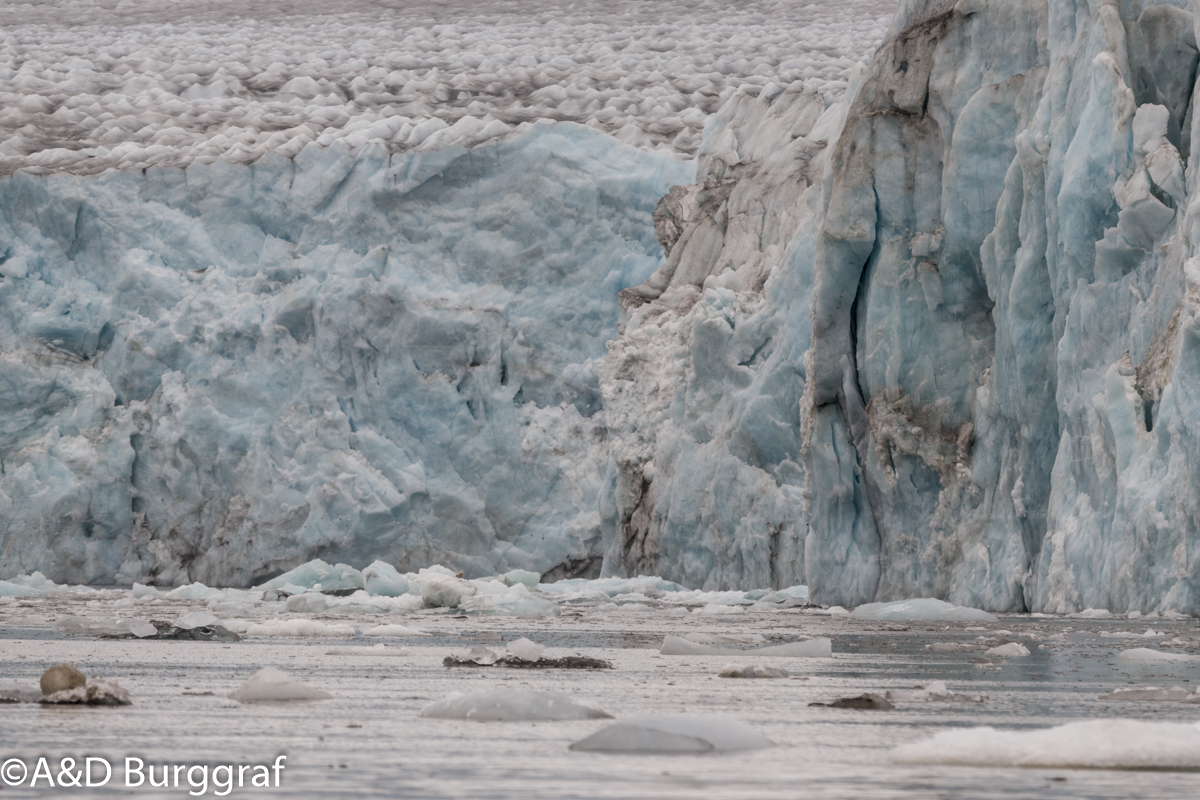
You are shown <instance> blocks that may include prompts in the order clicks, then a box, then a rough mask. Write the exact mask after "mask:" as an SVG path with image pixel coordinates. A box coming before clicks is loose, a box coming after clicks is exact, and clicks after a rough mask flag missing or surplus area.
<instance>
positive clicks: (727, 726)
mask: <svg viewBox="0 0 1200 800" xmlns="http://www.w3.org/2000/svg"><path fill="white" fill-rule="evenodd" d="M774 746H775V743H774V742H772V741H771V740H770V739H768V738H767V737H765V736H763V735H762V734H760V733H758V732H757V731H755V730H753V729H751V728H749V727H747V726H746V725H744V724H742V723H741V722H738V721H737V720H735V719H731V718H730V717H723V716H717V715H711V716H709V715H682V714H681V715H671V714H662V715H653V716H644V717H636V718H634V719H629V720H624V721H622V722H618V723H616V724H614V725H610V726H608V727H607V728H602V729H601V730H599V731H597V732H596V733H593V734H592V735H591V736H589V737H587V738H586V739H581V740H580V741H578V742H575V743H574V744H573V745H571V749H572V750H578V751H584V752H588V751H592V752H608V753H705V752H712V751H730V750H734V751H736V750H759V749H762V748H764V747H774Z"/></svg>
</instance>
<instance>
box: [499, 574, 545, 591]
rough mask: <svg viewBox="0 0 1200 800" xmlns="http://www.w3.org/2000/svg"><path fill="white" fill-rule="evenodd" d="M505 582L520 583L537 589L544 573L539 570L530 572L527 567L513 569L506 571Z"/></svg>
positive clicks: (510, 583) (510, 584)
mask: <svg viewBox="0 0 1200 800" xmlns="http://www.w3.org/2000/svg"><path fill="white" fill-rule="evenodd" d="M504 582H505V583H507V584H508V585H509V586H513V585H515V584H518V583H519V584H521V585H523V586H524V587H525V588H527V589H536V588H537V587H538V584H539V583H541V582H542V575H541V573H539V572H530V571H529V570H527V569H513V570H509V571H508V572H506V573H504Z"/></svg>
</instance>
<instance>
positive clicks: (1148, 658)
mask: <svg viewBox="0 0 1200 800" xmlns="http://www.w3.org/2000/svg"><path fill="white" fill-rule="evenodd" d="M1117 658H1119V659H1120V660H1121V661H1144V662H1156V661H1200V656H1191V655H1187V654H1186V653H1164V652H1162V651H1161V650H1151V649H1150V648H1149V647H1135V648H1133V649H1131V650H1122V651H1121V654H1120V655H1119V656H1117Z"/></svg>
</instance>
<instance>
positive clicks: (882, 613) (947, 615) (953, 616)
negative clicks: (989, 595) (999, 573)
mask: <svg viewBox="0 0 1200 800" xmlns="http://www.w3.org/2000/svg"><path fill="white" fill-rule="evenodd" d="M850 616H851V617H853V618H854V619H869V620H877V621H881V622H905V621H919V620H926V621H934V622H996V617H994V616H992V615H991V614H989V613H987V612H986V611H981V610H979V609H978V608H966V607H965V606H956V605H952V604H950V603H947V602H946V601H944V600H935V599H933V598H931V597H926V598H922V599H918V600H896V601H895V602H891V603H867V604H865V605H861V606H859V607H858V608H856V609H854V610H853V611H851V612H850Z"/></svg>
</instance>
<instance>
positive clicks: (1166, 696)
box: [1096, 686, 1200, 703]
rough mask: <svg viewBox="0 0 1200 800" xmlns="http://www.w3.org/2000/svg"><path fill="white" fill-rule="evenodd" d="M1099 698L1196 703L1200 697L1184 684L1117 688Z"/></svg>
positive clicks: (1098, 697) (1199, 700)
mask: <svg viewBox="0 0 1200 800" xmlns="http://www.w3.org/2000/svg"><path fill="white" fill-rule="evenodd" d="M1096 699H1097V700H1116V701H1119V702H1131V701H1161V702H1169V703H1196V702H1200V697H1198V695H1196V694H1192V693H1191V692H1189V691H1188V690H1187V689H1185V688H1183V687H1182V686H1170V687H1167V688H1166V689H1161V688H1159V687H1157V686H1145V687H1142V688H1137V689H1117V690H1116V691H1114V692H1110V693H1109V694H1102V695H1097V697H1096Z"/></svg>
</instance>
